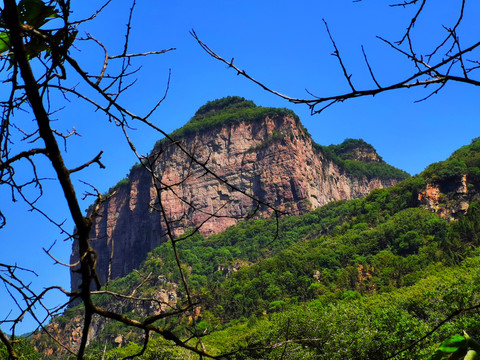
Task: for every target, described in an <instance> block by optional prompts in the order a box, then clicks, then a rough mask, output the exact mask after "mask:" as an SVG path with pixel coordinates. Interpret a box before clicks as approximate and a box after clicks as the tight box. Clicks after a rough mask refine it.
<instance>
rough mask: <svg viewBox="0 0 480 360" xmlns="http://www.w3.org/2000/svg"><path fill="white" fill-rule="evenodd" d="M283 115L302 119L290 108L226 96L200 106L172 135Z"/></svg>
mask: <svg viewBox="0 0 480 360" xmlns="http://www.w3.org/2000/svg"><path fill="white" fill-rule="evenodd" d="M283 116H291V117H293V118H294V119H295V120H296V121H297V122H299V121H300V120H299V118H298V116H297V115H296V114H295V113H294V112H293V111H292V110H289V109H280V108H270V107H261V106H256V105H255V104H254V103H253V102H252V101H249V100H245V99H244V98H241V97H238V96H232V97H226V98H222V99H219V100H214V101H209V102H208V103H207V104H205V105H203V106H202V107H200V109H199V110H198V111H197V112H196V113H195V115H194V116H193V117H192V119H190V121H189V122H188V123H186V124H185V125H184V126H183V127H181V128H180V129H178V130H175V131H174V132H173V133H171V134H170V137H172V138H174V139H179V138H182V137H185V136H187V135H189V134H193V133H198V132H201V131H206V130H209V129H211V128H213V127H216V126H219V125H222V124H233V123H240V122H254V121H259V120H263V119H265V118H266V117H270V118H276V117H283ZM164 142H165V140H164V139H162V140H159V141H157V143H156V144H155V146H154V149H157V148H159V147H160V146H161V145H162V144H163V143H164Z"/></svg>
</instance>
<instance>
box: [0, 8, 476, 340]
mask: <svg viewBox="0 0 480 360" xmlns="http://www.w3.org/2000/svg"><path fill="white" fill-rule="evenodd" d="M87 3H88V5H86V4H87ZM94 3H98V2H96V1H95V2H93V1H89V2H80V1H73V10H74V15H75V16H78V17H81V16H82V15H86V14H88V13H89V12H90V11H92V10H93V8H94V5H95V4H94ZM378 3H379V2H374V1H363V2H359V3H353V2H352V1H343V0H337V1H318V0H316V1H297V2H295V4H294V3H293V2H291V1H278V0H276V1H273V0H262V1H250V0H248V1H224V0H215V1H213V0H211V1H203V2H199V1H190V0H189V1H139V2H138V4H137V8H136V11H135V14H134V22H133V26H132V29H133V30H132V38H131V43H130V45H131V47H130V52H144V51H154V50H161V49H165V48H170V47H175V48H176V49H177V50H175V51H173V52H169V53H166V54H163V55H159V56H152V57H149V58H139V59H136V60H135V63H136V64H138V65H143V68H142V69H141V71H140V72H139V76H138V82H137V83H136V84H135V86H134V87H133V88H132V89H131V91H130V92H129V93H128V94H127V95H125V96H124V97H123V98H121V100H120V101H121V103H122V104H124V105H126V106H127V107H129V108H130V109H132V110H133V111H134V112H136V113H138V114H145V112H146V111H147V109H148V108H149V107H150V106H152V105H153V104H154V103H155V102H156V100H157V99H158V98H160V97H161V96H162V95H163V93H164V90H165V86H166V79H167V77H168V71H169V69H170V68H171V71H172V77H171V83H170V91H169V93H168V96H167V98H166V100H165V101H164V103H163V104H162V105H161V107H160V108H159V109H158V111H157V112H156V114H155V115H154V118H153V120H154V122H155V124H157V125H158V126H159V127H160V128H162V129H164V130H165V131H167V132H170V131H172V130H174V129H176V128H178V127H181V126H182V125H183V124H185V123H186V122H187V121H188V120H189V119H190V117H191V116H192V115H193V114H194V113H195V111H196V109H197V108H198V107H200V106H201V105H203V104H204V103H205V102H207V101H209V100H213V99H217V98H221V97H224V96H228V95H238V96H243V97H245V98H247V99H251V100H253V101H254V102H255V103H256V104H257V105H262V106H273V107H288V108H291V109H293V110H294V111H295V112H296V113H297V114H298V115H299V116H300V118H301V120H302V122H303V124H304V125H305V126H306V128H307V129H308V130H309V132H310V133H311V134H312V137H313V139H314V140H315V141H316V142H318V143H320V144H323V145H328V144H332V143H334V144H336V143H340V142H341V141H343V139H345V138H349V137H350V138H363V139H364V140H365V141H367V142H369V143H371V144H372V145H373V146H374V147H375V148H376V149H377V151H378V153H379V154H380V155H381V156H382V157H383V158H384V160H385V161H387V162H388V163H390V164H392V165H394V166H396V167H399V168H401V169H403V170H406V171H408V172H409V173H411V174H415V173H418V172H420V171H422V170H423V169H424V168H425V167H426V166H427V165H428V164H430V163H432V162H436V161H440V160H443V159H445V158H446V157H448V156H449V155H450V154H451V152H452V151H454V150H455V149H457V148H458V147H460V146H462V145H464V144H467V143H469V142H470V140H471V139H472V138H474V137H477V136H480V122H479V121H478V99H479V98H480V97H479V95H480V89H478V88H474V87H471V86H468V85H455V84H453V85H449V86H447V87H446V88H445V89H444V90H443V91H442V92H441V93H439V94H438V95H436V96H434V97H433V98H431V99H429V100H428V101H425V102H421V103H414V101H415V100H418V99H420V98H422V97H424V96H425V95H427V94H428V89H427V90H424V89H415V90H402V91H397V92H391V93H388V94H383V95H379V96H377V97H375V98H372V97H370V98H363V99H357V100H352V101H349V102H346V103H343V104H338V105H335V106H333V107H331V108H329V109H328V110H326V111H325V112H324V113H322V114H320V115H316V116H314V117H311V116H310V112H309V109H308V108H307V107H305V106H302V105H293V104H289V103H287V102H286V101H284V100H282V99H280V98H278V97H275V96H274V95H271V94H268V93H266V92H264V91H263V90H261V89H260V88H259V87H258V86H256V85H255V84H253V83H251V82H249V81H248V80H246V79H244V78H242V77H240V76H236V74H235V72H233V71H232V70H231V69H228V68H227V67H226V66H225V65H223V64H221V63H220V62H218V61H216V60H214V59H213V58H211V57H209V56H208V55H207V54H206V53H205V52H204V51H203V50H202V49H201V48H200V47H199V46H198V45H197V44H196V42H195V40H194V39H193V38H192V37H191V36H190V35H189V30H190V29H195V31H196V32H197V34H198V35H199V37H200V38H201V39H202V40H203V41H204V42H205V43H207V44H208V45H209V46H210V47H211V48H212V49H213V50H215V51H217V52H218V53H219V54H220V55H223V56H224V57H225V58H227V59H231V58H232V57H234V58H235V63H236V64H237V66H239V67H240V68H242V69H245V70H246V71H247V72H248V73H249V74H251V75H252V76H253V77H255V78H257V79H258V80H260V81H262V82H264V83H265V84H267V85H268V86H270V87H271V88H273V89H275V90H277V91H279V92H282V93H285V94H287V95H290V96H294V97H307V96H308V94H307V93H306V92H305V89H308V90H309V91H311V92H312V93H314V94H316V95H319V96H328V95H333V94H337V93H342V92H347V91H348V89H349V88H348V84H347V83H346V81H345V79H344V78H343V76H342V71H341V68H340V67H339V65H338V62H337V60H336V59H335V58H334V57H333V56H331V53H332V51H333V48H332V45H331V43H330V40H329V38H328V36H327V34H326V31H325V27H324V24H323V22H322V18H324V19H325V20H326V21H327V22H328V24H329V26H330V30H331V32H332V35H333V36H334V38H335V41H336V43H337V45H338V47H339V50H340V52H341V53H342V55H343V58H344V61H345V64H346V66H347V68H348V70H349V72H350V73H352V74H353V76H352V81H353V82H354V84H355V85H356V87H357V88H359V89H364V88H370V87H373V86H374V84H373V83H372V81H371V79H370V77H369V75H368V70H367V67H366V66H365V62H364V61H363V55H362V52H361V45H364V47H365V50H366V52H367V54H368V57H369V60H370V62H371V65H372V67H373V70H374V72H375V74H376V77H377V79H378V81H379V82H380V83H381V84H383V85H387V84H390V83H392V82H394V81H396V80H399V79H401V78H402V75H404V74H407V73H408V72H409V71H411V70H412V64H411V62H409V61H408V60H406V59H405V58H403V57H402V56H400V55H399V54H398V53H396V52H395V51H393V50H392V49H390V48H389V47H388V46H386V45H385V44H383V43H382V42H381V41H379V40H378V39H376V37H375V36H376V35H382V36H383V37H385V38H387V39H389V40H392V41H394V40H398V39H399V38H400V37H401V35H402V32H403V30H404V29H405V28H406V26H407V25H408V21H409V19H410V17H409V16H410V15H411V14H412V10H413V9H401V8H389V7H388V6H387V5H384V4H381V5H379V4H378ZM456 3H458V4H456ZM459 4H460V1H457V2H455V1H451V0H450V1H446V0H438V1H435V2H433V1H432V2H431V3H430V4H429V5H428V6H427V8H426V10H425V14H424V15H423V17H421V18H420V19H419V21H420V23H419V24H418V25H417V26H416V27H415V31H416V33H415V34H416V38H415V39H416V43H417V44H418V49H419V50H420V49H425V48H426V49H431V48H432V39H435V38H438V36H439V35H441V34H443V33H441V31H443V30H442V28H441V25H442V24H444V25H447V26H453V23H452V21H453V17H452V16H453V15H455V14H457V13H458V11H459V8H458V7H457V5H459ZM87 6H88V8H87ZM129 6H130V2H129V1H125V0H117V1H114V2H113V3H112V4H111V5H110V7H108V8H107V9H106V10H105V11H104V13H102V14H101V15H100V16H98V17H97V18H96V19H95V20H94V21H93V22H91V23H90V24H87V25H85V26H83V27H82V28H80V29H79V30H80V36H85V31H88V32H89V33H91V34H92V35H93V36H94V37H96V38H97V39H98V40H99V41H101V42H103V43H104V44H105V45H106V46H107V48H108V49H109V54H111V55H114V54H118V53H121V51H122V46H123V35H124V31H125V23H126V20H127V17H128V9H129ZM479 10H480V5H479V4H477V3H476V2H474V1H472V0H470V1H468V0H467V9H466V16H465V22H464V24H463V25H462V26H463V28H461V29H460V31H461V32H460V33H461V35H462V38H461V41H462V44H463V47H464V48H465V47H467V46H468V45H470V44H472V43H473V42H474V41H477V40H478V38H475V37H474V36H475V35H476V34H479V33H480V31H479V30H480V29H479V28H480V23H479V22H478V19H477V15H478V14H479ZM471 36H472V37H471ZM72 55H73V56H74V57H76V58H78V60H79V62H80V64H81V65H82V66H83V67H84V68H86V69H88V70H89V71H90V72H95V71H97V72H98V71H99V69H100V68H101V65H102V61H103V54H102V51H101V50H100V49H99V48H98V47H96V46H93V45H88V44H87V43H79V44H78V51H76V50H73V51H72ZM112 65H113V64H112ZM71 73H72V71H71V70H70V71H69V74H71ZM71 79H72V80H71V81H72V82H71V84H75V82H76V81H77V80H75V78H74V77H73V75H71ZM5 91H6V90H5V89H1V88H0V96H2V98H5V96H6V92H5ZM53 100H54V102H55V101H59V103H58V104H59V105H58V107H60V106H64V105H65V106H66V107H65V109H64V110H62V111H60V112H58V113H57V114H56V115H55V116H56V118H57V119H58V121H56V122H55V126H56V127H57V128H58V129H59V130H63V131H65V130H67V129H70V128H71V127H72V126H75V128H76V130H77V131H78V132H79V133H80V134H82V137H74V138H72V139H71V141H70V142H69V144H68V149H67V150H68V151H67V153H66V161H67V164H68V165H69V166H70V167H75V166H78V165H80V164H82V163H83V162H86V161H88V160H89V159H91V158H93V157H94V156H95V155H96V154H97V153H98V152H99V151H100V150H104V156H103V163H104V164H105V165H106V167H107V168H106V170H100V169H98V167H96V166H92V167H91V168H89V169H88V170H86V171H84V172H81V173H79V174H77V175H76V176H75V178H74V181H75V185H77V186H78V189H77V192H78V195H79V196H81V194H82V193H83V192H84V191H85V190H87V187H86V186H84V185H82V183H80V182H79V180H84V181H87V182H89V183H91V184H93V185H95V186H96V187H97V188H98V189H99V190H100V191H106V190H107V189H108V188H109V187H110V186H112V185H114V184H115V183H116V182H117V181H118V180H120V179H121V178H123V177H125V175H126V174H127V173H128V171H129V169H130V167H131V166H132V165H133V164H134V163H135V162H136V158H135V157H134V155H133V154H132V153H131V152H130V150H129V149H128V146H127V144H126V142H125V140H124V139H123V137H122V134H121V131H120V130H119V129H118V128H116V127H115V126H114V125H113V124H112V123H109V122H108V121H107V120H106V119H105V118H104V117H102V115H101V114H100V113H96V112H94V109H93V108H92V107H91V106H89V105H87V104H85V103H83V102H81V101H80V100H78V99H75V98H73V97H71V99H70V100H71V103H63V102H60V99H57V98H54V99H53ZM54 104H55V103H54ZM29 120H31V115H24V116H23V117H22V118H18V121H22V124H26V125H25V126H29V125H28V122H27V121H29ZM132 127H134V128H136V130H134V131H132V132H131V135H132V138H133V140H134V141H135V143H136V145H137V148H138V150H139V151H140V152H141V153H143V154H146V153H147V152H148V151H149V150H150V149H151V148H152V146H153V144H154V143H155V141H156V140H158V139H159V134H156V133H154V132H152V131H151V130H149V129H147V128H145V127H143V126H141V125H137V124H132ZM17 145H18V143H17ZM17 149H18V150H19V151H20V150H21V149H22V147H18V148H17ZM45 165H46V163H44V162H41V163H40V169H39V171H40V172H41V175H42V176H45V177H49V176H53V175H52V172H51V170H50V169H48V167H46V166H45ZM18 174H19V175H20V176H24V177H25V178H29V177H31V174H29V173H28V172H26V168H25V169H18ZM10 199H11V197H10V194H9V192H8V189H6V188H0V206H1V209H2V211H3V212H4V214H5V215H6V216H7V221H8V224H7V226H6V227H5V228H4V229H2V230H0V242H1V250H0V262H2V263H17V264H18V265H20V266H24V267H28V268H31V269H33V270H35V271H36V272H37V273H38V275H39V277H38V278H34V277H31V281H32V282H33V286H34V287H35V288H36V289H42V288H43V287H45V286H49V285H53V284H60V285H62V286H64V287H65V288H67V289H68V288H69V272H68V269H66V268H63V267H61V266H60V265H53V261H52V260H51V259H50V258H48V257H47V255H46V254H45V253H44V252H43V251H42V247H46V248H48V247H50V245H51V244H52V243H53V242H54V241H57V243H56V245H55V246H54V247H53V250H52V252H53V253H54V254H55V256H56V257H58V258H59V259H60V260H62V261H64V262H68V261H69V255H70V249H71V242H70V241H67V242H65V241H63V239H64V235H61V234H59V232H58V231H57V229H56V228H55V227H54V226H52V225H51V224H48V223H45V221H44V220H43V219H42V217H41V216H40V215H38V214H35V213H31V212H27V211H26V210H27V208H26V206H25V205H24V204H22V203H21V202H20V201H19V202H17V203H15V204H11V201H10ZM91 202H92V199H86V200H85V201H82V205H83V207H84V208H87V207H88V205H89V204H90V203H91ZM40 205H41V206H42V207H43V208H44V210H46V211H47V212H48V213H49V214H51V216H52V217H53V218H55V219H56V220H57V221H63V220H64V219H67V222H66V228H67V229H72V228H73V225H71V222H70V221H69V220H68V211H67V209H66V206H65V201H64V199H63V197H62V196H61V195H59V194H58V187H57V185H56V184H55V182H54V181H47V183H46V185H45V195H44V197H43V198H42V199H41V200H40ZM59 300H61V299H59V298H58V297H53V298H51V299H50V301H51V303H55V302H58V301H59ZM10 307H11V302H9V301H8V296H7V294H6V293H5V292H4V291H3V289H0V318H3V317H5V316H6V315H7V313H8V311H9V309H10ZM3 328H4V329H6V330H7V329H8V328H7V327H5V326H4V327H3ZM29 329H31V322H29V321H27V322H26V324H25V325H24V326H23V327H22V328H20V330H21V331H27V330H29Z"/></svg>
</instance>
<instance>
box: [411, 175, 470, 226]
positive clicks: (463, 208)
mask: <svg viewBox="0 0 480 360" xmlns="http://www.w3.org/2000/svg"><path fill="white" fill-rule="evenodd" d="M472 195H473V194H471V192H469V191H468V182H467V175H462V176H461V177H459V179H458V181H452V180H450V181H448V182H445V183H438V184H436V183H433V184H427V186H426V188H425V190H424V191H422V192H421V193H419V194H418V200H419V201H420V203H421V204H422V205H423V206H425V207H426V208H427V209H430V210H431V211H433V212H435V213H437V214H438V215H440V216H441V217H443V218H446V219H449V220H454V219H456V218H458V215H459V214H464V213H465V212H467V210H468V207H469V204H470V202H471V201H472V200H473V198H472Z"/></svg>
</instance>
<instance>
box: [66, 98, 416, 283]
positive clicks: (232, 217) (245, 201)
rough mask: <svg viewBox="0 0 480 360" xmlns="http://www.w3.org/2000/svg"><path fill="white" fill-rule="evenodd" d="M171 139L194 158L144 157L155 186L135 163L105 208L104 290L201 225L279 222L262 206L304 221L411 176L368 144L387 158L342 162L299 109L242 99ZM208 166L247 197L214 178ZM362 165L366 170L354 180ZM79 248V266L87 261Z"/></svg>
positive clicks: (167, 148) (98, 223)
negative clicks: (171, 239)
mask: <svg viewBox="0 0 480 360" xmlns="http://www.w3.org/2000/svg"><path fill="white" fill-rule="evenodd" d="M171 137H173V138H175V139H176V140H175V141H176V142H178V143H180V144H181V145H182V147H183V149H184V150H186V152H188V153H189V154H186V153H185V152H184V151H182V150H181V149H179V147H177V146H176V143H169V142H168V141H167V140H161V141H160V142H159V143H157V144H156V145H155V147H154V150H153V151H152V152H151V153H150V154H149V155H148V156H147V157H146V158H145V159H144V160H143V161H144V163H148V164H149V166H150V167H151V172H152V173H153V174H154V175H155V178H156V179H155V182H152V177H151V174H150V173H149V172H148V171H147V170H145V169H144V167H143V166H134V167H133V168H132V171H131V172H130V174H129V177H128V178H127V179H124V180H122V181H121V182H119V183H118V184H117V185H116V186H114V187H113V189H112V191H113V192H112V193H111V194H110V196H107V198H106V199H105V201H104V202H103V203H102V204H100V206H99V208H98V209H97V210H96V214H97V216H96V217H95V218H94V221H93V226H92V232H91V236H90V237H91V245H92V247H93V248H94V249H95V250H96V251H97V254H98V262H97V268H96V269H97V272H98V273H99V276H100V279H101V281H102V283H103V284H104V283H105V282H106V281H107V279H109V278H110V279H114V278H117V277H121V276H124V275H126V274H128V273H129V272H130V271H132V270H133V269H135V268H136V267H138V266H139V265H140V263H141V262H142V261H143V259H144V258H145V256H146V255H147V253H148V252H149V251H151V250H152V249H154V248H155V247H157V246H158V245H160V244H161V243H162V242H163V241H165V240H166V233H167V231H168V232H170V233H171V234H172V235H173V236H180V235H181V234H182V233H183V232H184V231H185V230H186V229H188V228H192V227H196V226H199V225H201V228H200V229H199V231H200V232H201V233H202V234H204V235H209V234H213V233H218V232H221V231H223V230H225V229H226V228H228V227H229V226H232V225H234V224H236V223H237V222H238V220H239V219H242V218H248V217H251V216H252V214H254V215H255V216H257V217H268V216H271V215H272V210H271V209H269V208H267V207H266V206H265V205H262V204H269V205H270V206H272V208H276V209H278V210H279V211H282V212H286V213H289V214H299V213H304V212H306V211H309V210H312V209H314V208H317V207H319V206H321V205H324V204H326V203H327V202H330V201H333V200H340V199H352V198H358V197H362V196H365V195H366V194H368V193H369V192H370V191H371V190H372V189H374V188H379V187H385V186H391V185H394V184H395V183H397V182H398V181H399V180H400V179H402V178H405V177H406V176H407V175H406V173H405V172H402V171H400V170H397V169H395V168H393V167H391V166H390V165H388V164H386V163H384V162H383V161H382V160H381V159H380V158H379V157H378V155H377V154H376V152H375V151H374V150H373V152H372V149H373V147H371V146H370V145H368V144H366V143H364V142H363V141H360V140H358V142H359V144H360V145H361V146H362V147H363V148H364V149H367V150H368V151H370V153H369V156H370V157H373V158H376V159H377V161H373V162H371V161H370V162H362V161H355V160H352V158H349V159H342V158H341V157H342V156H344V155H345V153H341V152H338V154H337V153H335V149H336V148H331V147H326V148H323V147H320V146H315V145H313V144H314V143H313V141H312V140H311V137H310V135H309V134H308V133H307V132H306V130H305V129H304V127H303V126H302V125H301V123H300V120H299V118H298V116H296V115H295V114H294V113H293V112H292V111H291V110H286V109H275V108H263V107H259V106H256V105H254V104H253V102H251V101H247V100H245V99H243V98H239V97H228V98H224V99H220V100H215V101H212V102H209V103H207V104H206V105H204V107H201V108H200V109H199V112H197V113H196V115H194V117H193V118H192V119H191V120H190V121H189V122H188V123H187V124H186V125H185V126H184V127H182V128H180V129H179V130H177V131H174V132H173V133H172V135H171ZM352 141H353V140H351V141H350V142H349V143H350V145H352ZM325 149H333V150H332V151H330V152H327V150H325ZM350 150H351V149H350ZM190 154H192V155H194V156H195V157H196V161H197V162H194V161H192V159H191V158H190V156H189V155H190ZM325 154H327V155H325ZM364 155H365V154H364ZM202 163H205V164H207V166H208V167H209V169H210V170H211V171H212V173H215V174H216V176H219V177H220V178H222V179H224V180H225V181H227V182H228V183H230V184H232V185H234V186H235V187H236V188H237V189H240V190H241V191H243V193H239V192H236V191H234V190H233V188H232V187H230V186H229V185H228V184H226V183H222V182H221V181H219V180H218V178H216V177H215V176H211V175H209V174H207V173H205V170H204V168H203V167H202V166H203V165H201V164H202ZM352 164H353V165H355V166H357V168H360V170H358V169H357V170H358V172H357V173H356V174H355V173H354V174H353V175H351V174H350V173H349V166H350V168H352ZM144 165H145V164H144ZM374 166H376V167H379V168H381V169H386V175H385V174H382V175H381V176H379V177H375V176H374V175H375V171H377V170H375V169H374V170H373V172H371V173H367V174H365V173H364V172H362V171H364V170H365V169H369V168H373V167H374ZM389 172H391V174H393V176H389V175H388V173H389ZM379 173H381V172H379ZM160 188H161V191H162V193H161V199H162V203H161V204H160V203H159V202H158V199H159V197H158V190H159V189H160ZM244 194H248V196H245V195H244ZM254 198H257V199H259V200H261V203H257V202H256V201H254V200H253V199H254ZM160 207H163V208H164V209H167V213H168V222H169V226H168V229H167V227H166V223H165V221H164V219H161V217H160V216H159V212H161V209H160ZM76 246H77V245H76V243H74V246H73V251H72V263H75V262H77V261H78V258H79V256H78V249H77V248H76ZM73 270H75V269H73ZM71 274H72V276H71V284H72V289H76V288H78V286H79V284H80V281H81V280H80V277H79V276H78V274H77V273H76V272H75V271H72V273H71Z"/></svg>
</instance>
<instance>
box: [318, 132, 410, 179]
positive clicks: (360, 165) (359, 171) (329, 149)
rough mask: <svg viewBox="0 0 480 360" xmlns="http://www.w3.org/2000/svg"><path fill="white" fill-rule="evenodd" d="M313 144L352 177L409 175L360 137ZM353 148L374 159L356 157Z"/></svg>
mask: <svg viewBox="0 0 480 360" xmlns="http://www.w3.org/2000/svg"><path fill="white" fill-rule="evenodd" d="M314 145H315V147H316V148H317V149H319V150H320V151H321V152H322V154H323V155H324V156H325V157H326V158H327V159H329V160H331V161H333V162H334V163H335V164H337V165H339V166H340V167H341V168H343V169H344V170H345V171H346V172H347V173H348V174H349V175H350V176H353V177H363V176H365V177H367V179H369V180H370V179H373V178H379V179H397V180H405V179H406V178H408V177H409V176H410V175H409V174H408V173H407V172H405V171H403V170H400V169H397V168H396V167H394V166H392V165H389V164H387V163H386V162H385V161H383V159H382V157H381V156H379V155H378V154H377V152H376V151H375V148H374V147H373V146H372V145H370V144H368V143H366V142H365V141H364V140H362V139H346V140H345V141H344V142H343V143H341V144H338V145H329V146H322V145H318V144H314ZM355 150H363V151H365V152H366V153H368V154H371V155H372V157H373V158H374V159H375V160H374V161H368V160H367V161H365V160H361V159H358V158H357V154H356V151H355Z"/></svg>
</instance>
